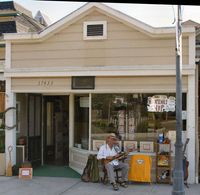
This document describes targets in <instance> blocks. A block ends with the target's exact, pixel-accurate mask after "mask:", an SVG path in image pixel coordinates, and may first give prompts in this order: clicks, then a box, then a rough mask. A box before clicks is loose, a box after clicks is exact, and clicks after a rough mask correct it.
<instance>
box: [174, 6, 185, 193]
mask: <svg viewBox="0 0 200 195" xmlns="http://www.w3.org/2000/svg"><path fill="white" fill-rule="evenodd" d="M181 17H182V15H181V5H177V21H176V143H175V166H174V170H173V190H172V195H185V191H184V175H183V152H182V147H183V143H182V128H183V127H182V126H183V125H182V27H181V21H182V18H181Z"/></svg>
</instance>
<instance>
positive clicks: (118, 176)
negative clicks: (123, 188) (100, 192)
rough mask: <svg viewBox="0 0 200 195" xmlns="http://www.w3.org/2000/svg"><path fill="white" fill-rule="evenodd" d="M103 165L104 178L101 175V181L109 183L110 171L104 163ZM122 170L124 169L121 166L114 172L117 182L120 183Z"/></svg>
mask: <svg viewBox="0 0 200 195" xmlns="http://www.w3.org/2000/svg"><path fill="white" fill-rule="evenodd" d="M102 166H103V178H102V177H101V182H102V183H103V184H107V183H108V173H107V170H106V168H105V166H104V165H102ZM121 170H122V169H121V168H117V169H114V172H115V174H116V182H117V183H120V178H121V176H120V175H119V172H120V171H121Z"/></svg>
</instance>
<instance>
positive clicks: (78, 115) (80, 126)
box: [74, 95, 89, 150]
mask: <svg viewBox="0 0 200 195" xmlns="http://www.w3.org/2000/svg"><path fill="white" fill-rule="evenodd" d="M88 140H89V97H88V95H77V96H75V104H74V146H75V147H78V148H82V149H86V150H87V149H88V143H89V141H88Z"/></svg>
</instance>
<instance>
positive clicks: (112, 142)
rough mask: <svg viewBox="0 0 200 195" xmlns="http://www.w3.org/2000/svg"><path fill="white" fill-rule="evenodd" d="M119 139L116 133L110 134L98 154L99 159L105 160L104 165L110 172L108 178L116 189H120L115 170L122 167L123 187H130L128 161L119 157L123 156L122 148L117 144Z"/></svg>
mask: <svg viewBox="0 0 200 195" xmlns="http://www.w3.org/2000/svg"><path fill="white" fill-rule="evenodd" d="M117 141H118V139H117V138H116V137H115V136H114V135H109V136H108V137H107V138H106V144H104V145H102V146H101V147H100V149H99V152H98V154H97V159H98V160H103V161H104V166H105V168H106V170H107V173H108V178H109V181H110V183H111V184H112V185H113V189H114V190H118V189H119V187H118V185H117V183H116V181H115V173H114V170H115V169H117V168H121V170H122V182H121V183H120V185H121V186H122V187H125V188H126V187H128V185H127V181H128V169H129V165H128V163H125V162H122V161H120V160H119V159H121V158H122V154H121V153H120V152H121V151H120V148H119V146H118V145H117Z"/></svg>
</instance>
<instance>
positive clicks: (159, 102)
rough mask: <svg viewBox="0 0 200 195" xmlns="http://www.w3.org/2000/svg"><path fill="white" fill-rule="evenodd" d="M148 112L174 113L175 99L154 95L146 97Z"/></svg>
mask: <svg viewBox="0 0 200 195" xmlns="http://www.w3.org/2000/svg"><path fill="white" fill-rule="evenodd" d="M147 101H148V102H147V109H148V112H175V106H176V98H175V97H173V96H169V97H167V96H166V95H154V96H152V97H148V100H147Z"/></svg>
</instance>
